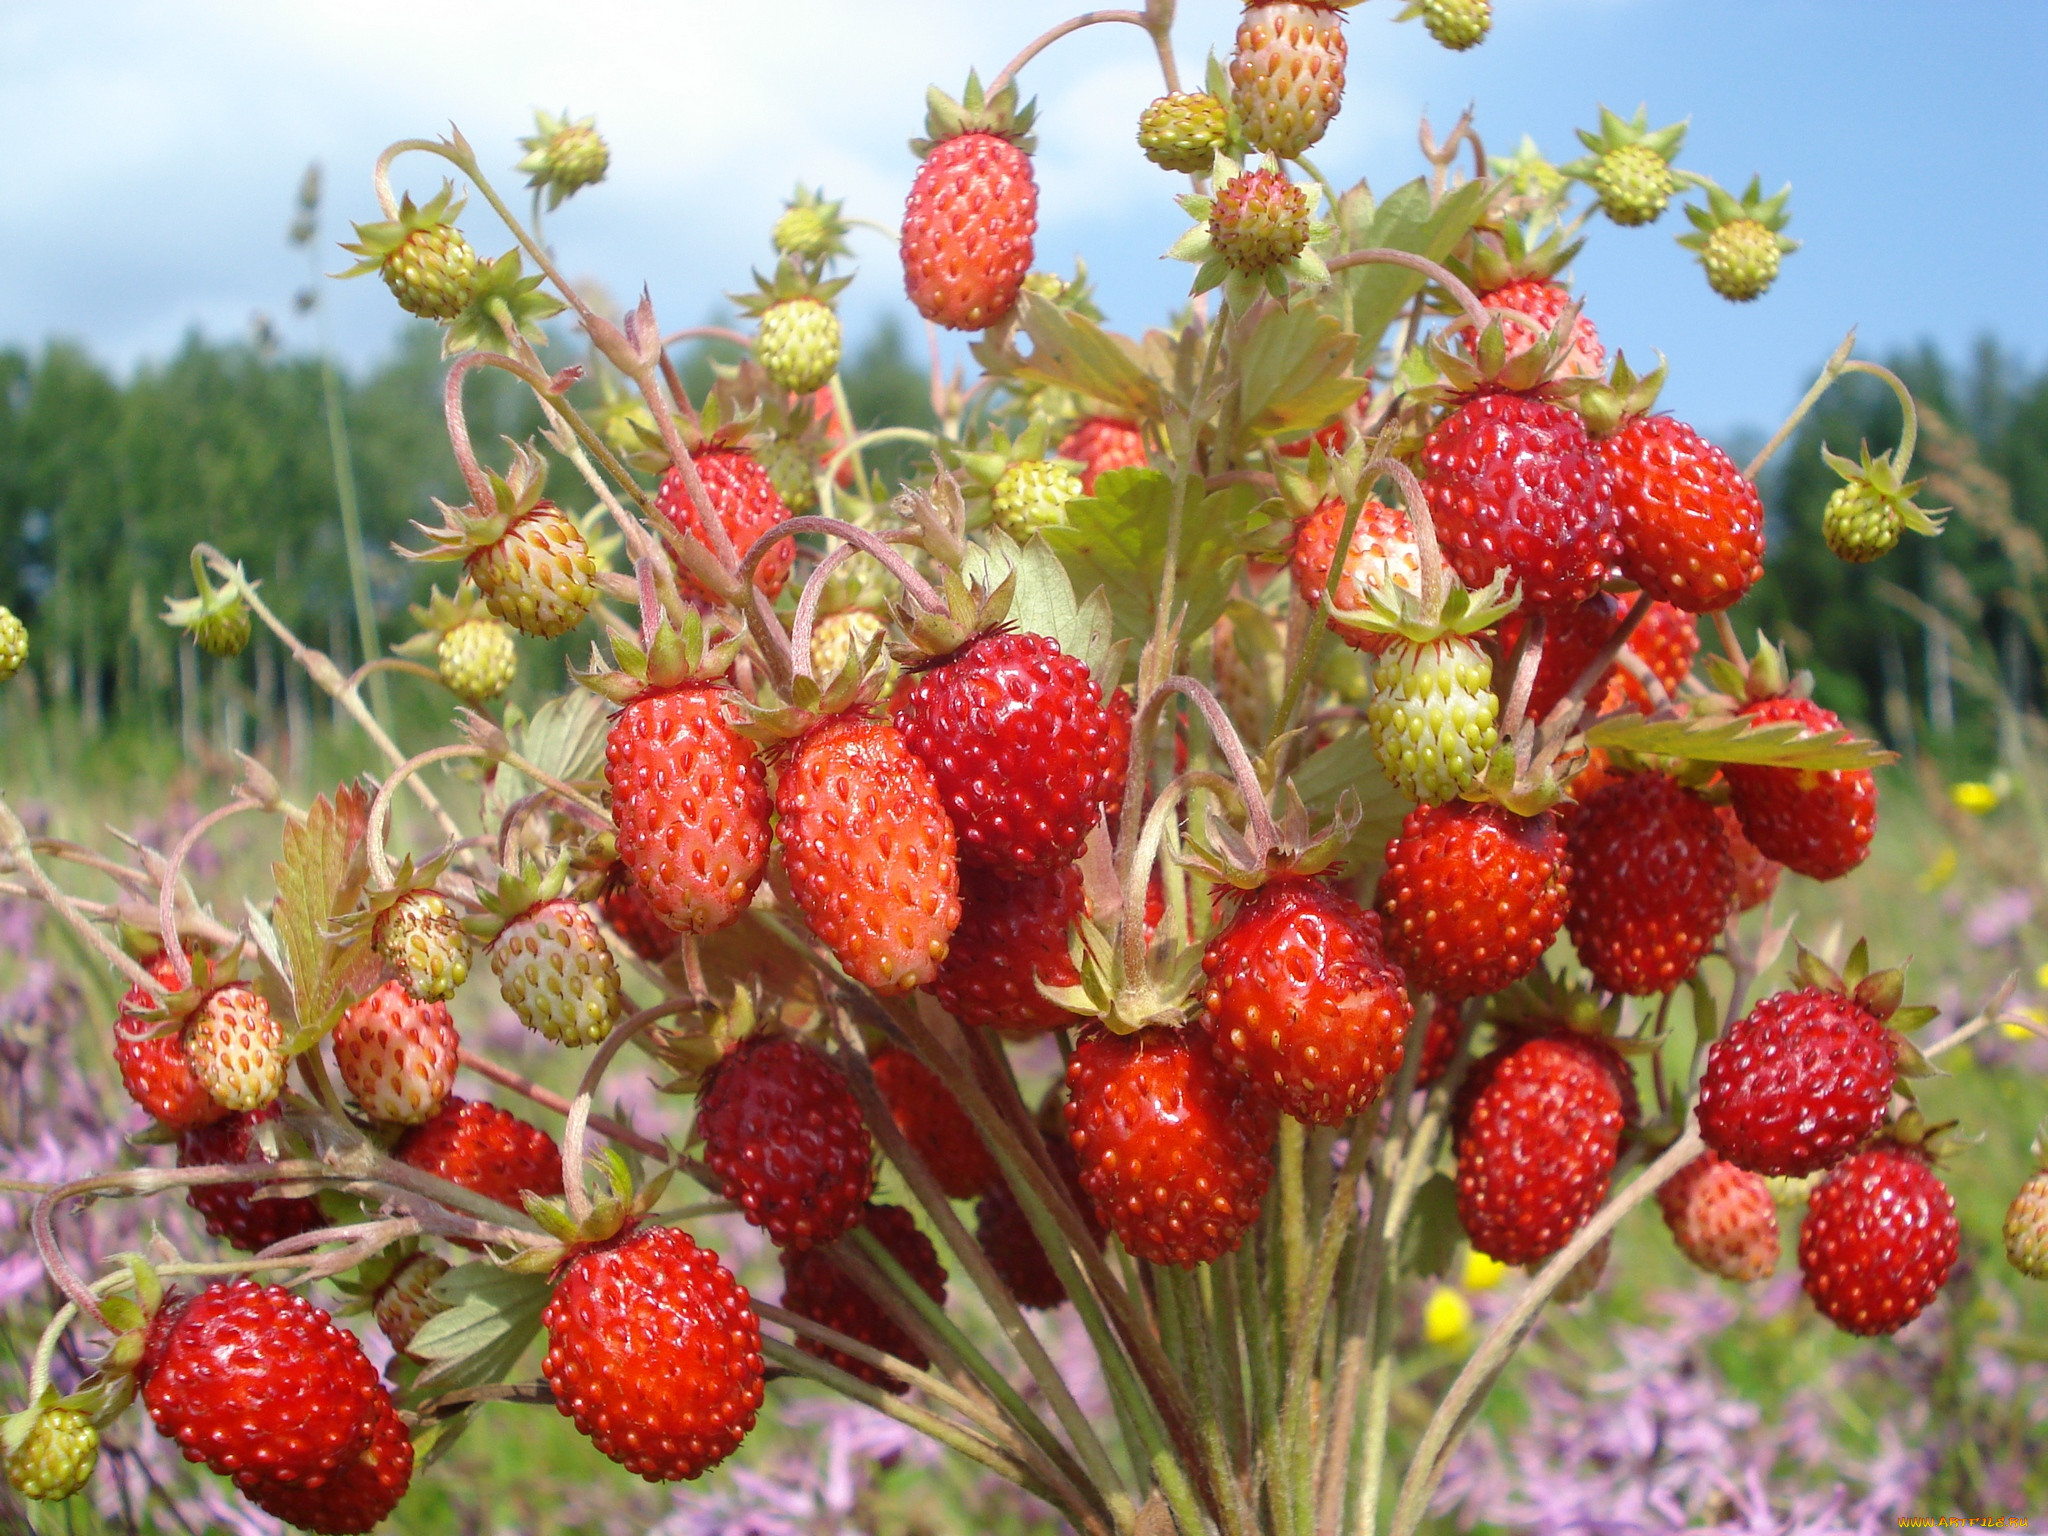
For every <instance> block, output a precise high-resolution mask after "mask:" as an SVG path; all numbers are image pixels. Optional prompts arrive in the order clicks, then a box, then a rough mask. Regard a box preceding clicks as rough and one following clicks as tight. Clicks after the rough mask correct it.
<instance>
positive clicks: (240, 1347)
mask: <svg viewBox="0 0 2048 1536" xmlns="http://www.w3.org/2000/svg"><path fill="white" fill-rule="evenodd" d="M136 1378H137V1382H138V1384H139V1385H140V1387H141V1389H142V1401H143V1405H144V1406H145V1407H146V1408H148V1410H149V1416H150V1418H151V1419H152V1420H154V1421H155V1423H156V1427H157V1430H158V1432H159V1433H161V1434H164V1435H167V1436H169V1437H170V1438H171V1439H173V1440H175V1441H177V1443H178V1448H179V1449H180V1450H182V1451H183V1452H184V1453H185V1459H186V1460H187V1461H203V1462H205V1463H206V1465H207V1466H209V1467H211V1468H212V1469H213V1470H214V1471H216V1472H219V1473H221V1474H223V1475H224V1476H229V1477H232V1478H234V1480H235V1481H236V1482H237V1483H238V1484H240V1485H241V1486H242V1487H243V1488H250V1487H254V1486H256V1485H257V1484H259V1483H267V1484H272V1485H296V1486H298V1487H301V1488H306V1489H314V1488H319V1487H321V1486H323V1485H324V1484H325V1483H326V1482H327V1480H328V1479H329V1478H331V1477H333V1476H334V1474H335V1473H336V1472H338V1471H339V1470H340V1469H341V1468H342V1467H344V1466H346V1465H347V1464H348V1463H349V1462H350V1461H352V1460H353V1459H354V1458H355V1456H356V1454H357V1453H358V1452H359V1451H361V1450H362V1449H363V1448H364V1447H365V1446H367V1445H368V1444H369V1443H370V1440H371V1436H372V1433H373V1431H374V1430H375V1428H376V1425H377V1417H378V1410H379V1406H380V1401H381V1402H382V1403H386V1404H388V1402H389V1399H388V1398H387V1397H386V1396H385V1392H384V1389H383V1387H381V1386H380V1385H379V1384H378V1382H377V1372H376V1370H375V1369H374V1368H373V1367H372V1366H371V1364H370V1362H369V1360H368V1359H367V1358H365V1357H364V1355H363V1349H362V1346H361V1345H360V1344H358V1343H357V1342H356V1340H355V1335H354V1334H351V1333H348V1332H345V1331H344V1330H343V1329H341V1328H340V1327H338V1326H337V1325H336V1324H335V1321H334V1319H333V1318H331V1317H329V1316H328V1315H327V1314H326V1313H325V1312H323V1311H321V1310H320V1309H319V1308H318V1307H316V1306H314V1305H313V1304H312V1303H311V1302H310V1301H307V1300H306V1298H305V1297H303V1296H300V1295H298V1294H296V1293H295V1292H292V1291H288V1290H286V1289H284V1287H282V1286H277V1285H265V1286H257V1285H252V1284H250V1283H249V1282H248V1281H246V1280H242V1281H237V1282H235V1283H234V1284H232V1285H210V1286H208V1287H207V1288H206V1289H205V1290H203V1291H201V1292H200V1293H199V1294H198V1295H197V1296H194V1297H192V1298H191V1299H190V1300H185V1299H183V1298H179V1297H177V1296H175V1295H174V1296H172V1297H169V1298H167V1299H166V1300H165V1303H164V1305H163V1307H162V1309H161V1310H160V1311H158V1313H157V1314H156V1316H155V1317H154V1318H153V1319H152V1320H151V1321H150V1325H149V1332H148V1334H147V1337H146V1340H145V1342H144V1345H143V1352H142V1361H141V1364H140V1366H139V1367H138V1369H137V1371H136Z"/></svg>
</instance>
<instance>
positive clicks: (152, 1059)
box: [114, 954, 229, 1131]
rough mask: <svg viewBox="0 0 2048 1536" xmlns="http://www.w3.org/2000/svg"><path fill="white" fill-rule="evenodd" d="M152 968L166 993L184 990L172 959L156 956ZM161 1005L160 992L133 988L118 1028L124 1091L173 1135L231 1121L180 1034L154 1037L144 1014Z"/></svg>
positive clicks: (123, 1005)
mask: <svg viewBox="0 0 2048 1536" xmlns="http://www.w3.org/2000/svg"><path fill="white" fill-rule="evenodd" d="M147 968H148V970H149V973H150V975H151V976H153V977H155V978H156V981H157V983H158V985H160V986H161V987H163V989H164V991H165V992H166V993H173V992H176V991H177V990H178V972H177V968H176V967H175V966H174V965H173V964H172V962H171V958H170V956H168V955H164V954H159V955H157V956H155V957H154V958H153V959H151V960H150V961H149V963H148V967H147ZM159 1002H160V999H159V998H158V997H157V995H156V994H155V993H153V992H151V991H150V990H149V989H148V988H146V987H143V986H140V985H138V986H132V987H130V988H129V989H128V991H127V994H126V995H125V996H124V997H122V999H121V1013H120V1017H119V1018H118V1019H116V1020H115V1023H114V1065H115V1066H117V1067H118V1068H120V1071H121V1086H122V1087H123V1088H125V1089H127V1090H128V1097H129V1098H131V1099H133V1100H134V1101H135V1102H136V1103H138V1104H140V1105H141V1106H142V1107H143V1108H144V1109H146V1110H148V1111H149V1112H150V1114H151V1115H153V1116H154V1117H155V1118H156V1120H157V1121H158V1123H160V1124H161V1125H163V1126H164V1127H165V1128H166V1129H167V1130H173V1131H189V1130H192V1129H193V1128H194V1127H196V1126H201V1125H210V1124H212V1123H213V1122H214V1121H216V1120H219V1119H221V1118H223V1117H224V1116H226V1115H227V1114H228V1113H229V1110H228V1107H227V1105H225V1104H223V1103H221V1102H220V1101H219V1100H217V1099H216V1098H214V1096H213V1095H212V1094H210V1093H208V1092H207V1091H206V1085H205V1084H204V1083H202V1082H200V1081H199V1079H198V1077H196V1076H195V1075H194V1074H193V1071H192V1062H191V1060H190V1058H188V1057H187V1056H186V1054H185V1045H184V1041H183V1040H182V1039H180V1038H179V1034H178V1031H176V1030H172V1031H171V1032H170V1033H169V1034H166V1035H155V1036H152V1035H151V1034H150V1031H151V1030H152V1029H154V1028H156V1027H157V1026H155V1025H153V1024H151V1023H150V1022H148V1021H147V1020H145V1019H144V1018H142V1017H141V1015H143V1014H145V1013H148V1012H150V1011H152V1010H153V1009H155V1008H156V1007H157V1006H158V1005H159Z"/></svg>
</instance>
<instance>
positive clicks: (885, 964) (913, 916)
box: [775, 715, 960, 993]
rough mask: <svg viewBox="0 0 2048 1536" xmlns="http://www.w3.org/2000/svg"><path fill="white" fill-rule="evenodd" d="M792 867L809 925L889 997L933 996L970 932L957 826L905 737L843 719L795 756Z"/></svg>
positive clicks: (785, 831) (781, 830) (781, 809)
mask: <svg viewBox="0 0 2048 1536" xmlns="http://www.w3.org/2000/svg"><path fill="white" fill-rule="evenodd" d="M775 814H776V822H777V827H776V831H777V835H778V836H779V837H780V838H781V839H782V854H783V867H784V869H785V870H786V871H787V873H788V876H789V884H790V888H791V890H792V891H793V892H794V894H795V896H796V902H797V906H798V907H799V908H800V909H801V910H802V912H803V914H804V921H805V922H807V923H808V924H810V927H811V931H812V932H813V933H815V934H817V936H818V937H819V938H821V939H823V940H824V941H825V943H826V944H827V945H828V946H830V948H831V950H832V953H833V954H834V955H836V956H837V957H838V959H839V963H840V964H841V965H843V966H845V967H846V971H847V974H848V975H850V976H852V977H853V979H854V980H855V981H857V982H859V983H860V984H861V985H862V986H864V987H868V988H871V989H872V990H874V991H877V992H882V993H896V992H908V991H910V990H912V989H913V988H915V987H921V986H925V985H927V984H928V983H929V982H930V981H931V979H932V977H933V976H934V975H935V974H936V973H937V970H938V967H939V962H940V961H942V960H944V959H945V958H946V947H947V944H948V942H949V941H950V940H951V939H952V937H953V930H954V928H956V927H957V926H958V925H959V922H960V873H959V867H958V865H957V863H956V862H955V857H956V855H955V843H954V835H953V823H952V821H951V819H950V818H948V816H947V815H946V804H945V801H943V800H942V799H941V798H940V797H939V789H938V785H937V784H936V783H935V782H934V781H933V778H932V771H931V770H930V769H929V768H927V767H926V766H925V764H924V760H923V759H922V758H920V757H919V756H918V755H917V754H916V753H915V752H913V751H911V750H910V748H909V747H907V746H906V745H905V744H904V740H903V736H902V734H901V733H900V732H898V731H897V729H896V727H895V726H893V725H891V724H889V723H888V722H886V721H882V720H876V719H873V718H871V717H869V716H866V715H836V716H833V717H832V718H830V719H828V720H826V721H824V722H823V723H822V724H820V725H818V726H816V727H814V728H813V729H811V730H809V731H807V732H806V733H805V734H804V735H803V736H801V737H799V738H798V739H797V741H796V742H795V743H794V744H792V745H791V746H790V748H789V749H788V751H787V754H786V755H785V757H784V758H783V760H782V764H781V771H780V773H779V774H778V776H777V781H776V785H775Z"/></svg>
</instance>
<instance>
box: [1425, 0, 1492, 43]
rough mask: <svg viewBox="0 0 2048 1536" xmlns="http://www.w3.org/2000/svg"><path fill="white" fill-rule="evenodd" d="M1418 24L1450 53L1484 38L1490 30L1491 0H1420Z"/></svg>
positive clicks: (1481, 41) (1482, 40) (1483, 40)
mask: <svg viewBox="0 0 2048 1536" xmlns="http://www.w3.org/2000/svg"><path fill="white" fill-rule="evenodd" d="M1422 24H1423V25H1424V26H1425V27H1427V28H1428V29H1429V35H1430V36H1431V37H1433V38H1435V39H1436V40H1437V41H1438V42H1439V43H1441V44H1443V46H1444V47H1446V48H1448V49H1450V50H1451V51H1452V52H1453V53H1463V52H1464V51H1465V50H1466V49H1467V48H1476V47H1477V46H1478V45H1479V44H1481V43H1483V42H1485V41H1486V34H1487V33H1488V32H1490V31H1492V30H1493V3H1492V0H1422Z"/></svg>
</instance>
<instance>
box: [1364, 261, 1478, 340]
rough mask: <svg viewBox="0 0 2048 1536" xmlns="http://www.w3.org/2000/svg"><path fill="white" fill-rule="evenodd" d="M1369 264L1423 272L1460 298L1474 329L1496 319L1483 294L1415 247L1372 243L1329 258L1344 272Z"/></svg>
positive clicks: (1460, 302)
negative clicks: (1395, 247)
mask: <svg viewBox="0 0 2048 1536" xmlns="http://www.w3.org/2000/svg"><path fill="white" fill-rule="evenodd" d="M1369 266H1389V267H1406V268H1407V269H1408V270H1409V271H1411V272H1420V273H1421V274H1422V275H1423V276H1424V277H1426V278H1428V279H1429V280H1430V281H1431V282H1433V283H1435V284H1436V285H1437V286H1438V287H1439V288H1441V289H1443V291H1444V292H1445V293H1448V294H1449V295H1450V296H1451V297H1452V298H1454V299H1456V300H1457V301H1458V308H1460V309H1462V310H1463V311H1464V312H1465V321H1466V323H1467V324H1468V325H1470V326H1471V327H1472V328H1473V329H1474V330H1477V331H1484V330H1485V329H1486V328H1487V326H1489V325H1491V324H1492V323H1493V315H1492V313H1491V312H1490V311H1489V310H1488V309H1487V308H1486V306H1485V305H1484V304H1482V303H1480V302H1479V295H1478V294H1476V293H1474V292H1473V291H1472V290H1471V289H1470V288H1469V287H1467V286H1466V285H1465V284H1464V283H1463V282H1461V281H1460V280H1459V279H1458V277H1457V276H1456V275H1455V274H1454V273H1452V272H1451V271H1450V270H1449V269H1447V268H1446V267H1444V266H1442V265H1441V264H1439V263H1437V262H1434V261H1431V260H1430V259H1429V258H1428V257H1427V256H1418V255H1416V254H1415V253H1414V252H1413V251H1396V250H1390V249H1388V248H1387V247H1385V246H1372V247H1369V248H1368V249H1366V250H1363V251H1346V252H1345V253H1344V254H1343V255H1341V256H1332V257H1331V258H1330V260H1329V268H1330V270H1331V271H1332V272H1342V271H1343V270H1344V269H1345V268H1347V267H1369Z"/></svg>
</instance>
